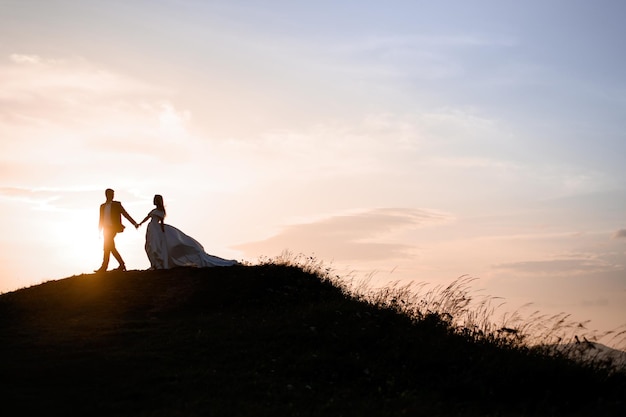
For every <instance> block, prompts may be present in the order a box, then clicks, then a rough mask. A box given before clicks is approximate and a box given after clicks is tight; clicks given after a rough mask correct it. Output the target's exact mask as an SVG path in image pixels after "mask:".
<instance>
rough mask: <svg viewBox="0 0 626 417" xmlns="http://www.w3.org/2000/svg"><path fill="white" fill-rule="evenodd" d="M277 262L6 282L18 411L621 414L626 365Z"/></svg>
mask: <svg viewBox="0 0 626 417" xmlns="http://www.w3.org/2000/svg"><path fill="white" fill-rule="evenodd" d="M331 281H332V280H329V279H327V278H325V277H324V276H323V274H319V273H315V272H311V271H307V270H305V269H302V268H299V267H295V266H289V265H276V264H272V263H267V264H263V265H256V266H235V267H228V268H206V269H193V268H190V269H187V268H180V269H173V270H167V271H129V272H125V273H117V272H109V273H106V274H100V275H80V276H74V277H70V278H66V279H62V280H58V281H51V282H47V283H44V284H41V285H38V286H34V287H30V288H26V289H22V290H19V291H15V292H11V293H7V294H3V295H1V296H0V383H1V384H2V387H3V388H2V390H1V391H0V399H1V404H2V408H3V409H5V410H15V412H12V413H11V415H24V416H39V415H41V416H43V415H46V416H49V415H77V416H78V415H80V416H168V417H171V416H274V417H275V416H401V415H409V416H422V415H423V416H591V415H593V416H624V415H626V402H625V401H626V375H625V374H624V373H621V372H609V371H608V370H604V369H603V368H598V367H597V366H589V365H585V364H578V363H575V362H572V361H570V360H568V359H567V358H565V357H561V356H546V355H545V354H541V353H540V352H537V351H534V350H533V349H529V348H520V347H519V346H513V345H511V346H507V345H506V344H502V343H496V342H490V341H489V340H488V338H485V339H483V340H477V339H476V338H475V337H470V336H468V335H464V334H463V332H462V331H461V332H459V331H458V329H457V330H455V329H454V328H453V327H452V326H451V325H450V321H449V320H448V319H447V318H446V317H445V316H442V315H439V314H427V315H424V316H421V317H420V318H419V319H416V318H415V317H409V316H407V315H406V314H402V313H399V312H398V310H397V309H395V308H392V307H385V306H383V305H381V304H376V303H371V302H365V301H363V300H359V299H356V298H355V297H352V296H349V295H347V294H346V293H345V291H344V290H343V289H342V288H341V286H340V285H337V284H336V283H333V282H331Z"/></svg>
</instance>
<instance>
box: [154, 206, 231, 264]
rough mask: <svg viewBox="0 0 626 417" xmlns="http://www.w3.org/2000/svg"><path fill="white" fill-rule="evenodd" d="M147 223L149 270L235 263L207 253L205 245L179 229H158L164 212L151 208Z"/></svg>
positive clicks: (166, 227)
mask: <svg viewBox="0 0 626 417" xmlns="http://www.w3.org/2000/svg"><path fill="white" fill-rule="evenodd" d="M149 216H150V223H148V227H147V229H146V245H145V248H146V254H147V255H148V259H149V260H150V269H169V268H174V267H176V266H194V267H199V268H204V267H211V266H232V265H236V264H237V263H238V262H237V261H235V260H230V259H223V258H220V257H217V256H213V255H209V254H208V253H206V252H205V251H204V247H203V246H202V245H201V244H200V242H198V241H197V240H195V239H194V238H192V237H191V236H188V235H186V234H185V233H183V232H182V231H180V230H178V229H177V228H175V227H174V226H170V225H168V224H165V225H163V227H164V229H165V232H163V230H161V224H160V223H159V220H160V219H162V218H163V217H164V213H163V211H161V210H159V209H153V210H152V211H151V212H150V213H149Z"/></svg>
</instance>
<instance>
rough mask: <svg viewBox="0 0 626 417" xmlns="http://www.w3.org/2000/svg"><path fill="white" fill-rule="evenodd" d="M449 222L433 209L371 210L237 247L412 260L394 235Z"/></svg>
mask: <svg viewBox="0 0 626 417" xmlns="http://www.w3.org/2000/svg"><path fill="white" fill-rule="evenodd" d="M450 221H452V217H451V216H450V215H448V214H445V213H440V212H436V211H431V210H424V209H409V208H380V209H372V210H367V211H361V212H355V213H347V214H340V215H334V216H330V217H326V218H322V219H319V220H317V221H313V222H308V223H301V224H295V225H290V226H287V227H286V228H284V229H283V230H282V231H281V232H280V233H279V234H278V235H276V236H273V237H271V238H268V239H266V240H263V241H258V242H251V243H246V244H242V245H238V246H236V247H235V248H236V249H239V250H243V251H245V252H254V253H257V254H265V255H268V254H276V253H280V252H282V251H283V250H290V251H292V252H302V253H307V254H310V253H315V254H316V255H317V256H320V257H321V258H322V259H333V260H342V261H346V260H364V261H371V260H381V259H398V258H409V257H410V256H411V252H412V251H413V250H414V247H413V246H411V245H408V244H401V243H398V242H397V241H396V240H395V239H394V235H395V234H397V233H400V232H402V231H404V230H410V229H415V228H421V227H428V226H435V225H439V224H444V223H447V222H450Z"/></svg>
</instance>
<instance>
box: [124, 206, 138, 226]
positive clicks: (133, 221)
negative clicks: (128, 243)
mask: <svg viewBox="0 0 626 417" xmlns="http://www.w3.org/2000/svg"><path fill="white" fill-rule="evenodd" d="M120 213H122V216H124V217H126V218H127V219H128V221H129V222H131V223H132V225H133V226H135V227H137V226H138V225H137V222H136V221H135V220H133V218H132V217H130V214H128V213H127V212H126V210H124V207H123V206H122V204H121V203H120Z"/></svg>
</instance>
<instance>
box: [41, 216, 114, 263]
mask: <svg viewBox="0 0 626 417" xmlns="http://www.w3.org/2000/svg"><path fill="white" fill-rule="evenodd" d="M55 217H56V221H54V222H50V224H49V226H48V230H47V231H46V233H45V235H46V236H47V239H48V240H49V242H51V243H53V245H54V247H55V248H56V252H57V253H56V258H57V259H58V261H60V262H61V263H64V264H65V263H67V264H68V266H71V267H72V268H78V269H79V270H83V271H89V270H91V269H93V268H95V267H97V266H98V262H100V261H101V256H102V235H101V233H99V231H98V219H97V215H94V210H87V209H82V210H71V211H67V212H60V213H55Z"/></svg>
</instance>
